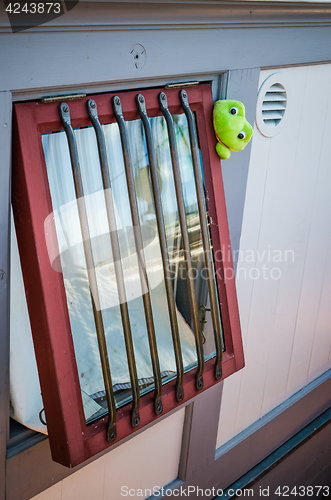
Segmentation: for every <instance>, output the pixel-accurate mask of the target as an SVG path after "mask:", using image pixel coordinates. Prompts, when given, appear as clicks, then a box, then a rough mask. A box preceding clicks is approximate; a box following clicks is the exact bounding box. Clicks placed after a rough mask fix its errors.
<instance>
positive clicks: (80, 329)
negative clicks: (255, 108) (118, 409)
mask: <svg viewBox="0 0 331 500" xmlns="http://www.w3.org/2000/svg"><path fill="white" fill-rule="evenodd" d="M173 120H174V127H175V134H176V140H177V146H178V154H179V161H180V169H181V178H182V186H183V193H184V200H185V209H186V218H187V225H188V231H189V239H190V247H191V255H192V262H193V273H194V278H195V288H196V294H197V300H198V307H199V308H200V311H201V325H202V327H204V330H205V332H208V331H210V335H206V341H205V344H204V354H205V357H206V359H209V358H210V357H211V356H213V354H214V349H215V346H214V340H213V333H212V329H211V328H209V326H210V325H209V323H210V324H211V319H210V315H209V313H208V311H207V312H206V313H205V320H206V321H207V323H206V326H204V323H203V321H204V312H205V311H204V308H207V309H208V286H207V281H206V279H205V278H206V276H205V273H204V267H205V266H204V257H203V246H202V239H201V231H200V223H199V215H198V206H197V198H196V191H195V183H194V175H193V166H192V160H191V154H190V143H189V134H188V128H187V121H186V118H185V115H184V114H182V115H174V116H173ZM126 126H127V132H128V137H129V145H130V151H131V158H132V168H133V173H134V179H135V188H136V195H137V201H138V208H139V217H140V225H141V232H142V238H143V243H144V253H145V260H146V267H147V274H148V280H149V288H150V296H151V302H152V309H153V317H154V325H155V332H156V340H157V346H158V353H159V360H160V368H161V375H162V377H163V380H164V381H168V380H169V379H170V378H173V377H175V376H176V364H175V357H174V353H173V343H172V335H171V326H170V320H169V314H168V307H167V298H166V291H165V284H164V275H163V265H162V259H161V251H160V245H159V238H158V230H157V223H156V215H155V209H154V202H153V194H152V187H151V181H150V174H149V161H148V155H147V148H146V144H145V138H144V132H143V128H142V124H141V121H140V120H134V121H129V122H126ZM151 126H152V133H153V140H154V149H155V154H156V160H157V172H158V180H159V186H160V192H161V201H162V208H163V215H164V221H165V227H166V236H167V244H168V251H169V260H170V266H171V278H172V285H173V289H174V294H175V300H176V305H177V318H178V327H179V332H180V339H181V347H182V354H183V362H184V367H185V369H186V371H187V370H189V369H191V368H193V367H194V366H195V365H196V359H197V356H196V348H195V339H194V334H193V332H192V329H191V326H192V325H191V311H190V305H189V301H188V293H187V281H186V268H185V262H184V257H183V249H182V242H181V231H180V225H179V218H178V211H177V202H176V195H175V188H174V181H173V175H172V165H171V158H170V149H169V141H168V134H167V128H166V123H165V120H164V118H163V117H155V118H152V119H151ZM103 131H104V134H105V140H106V148H107V155H108V162H109V170H110V177H111V186H112V196H113V200H114V205H115V213H116V223H117V233H118V238H119V243H120V250H121V261H122V266H123V272H124V277H125V287H126V294H127V300H128V308H129V316H130V321H131V330H132V337H133V344H134V350H135V358H136V364H137V372H138V379H139V386H140V390H141V393H144V392H146V391H149V390H152V389H153V371H152V364H151V359H150V351H149V344H148V336H147V328H146V321H145V315H144V308H143V302H142V296H141V295H142V291H141V285H140V279H139V271H138V259H137V254H136V250H135V245H134V233H133V231H134V229H133V227H132V220H131V213H130V205H129V197H128V191H127V184H126V176H125V169H124V162H123V153H122V147H121V140H120V135H119V130H118V126H117V124H116V123H112V124H108V125H104V126H103ZM75 136H76V141H77V146H78V152H79V160H80V166H81V174H82V181H83V187H84V198H83V200H78V202H77V201H76V196H75V189H74V182H73V177H72V169H71V162H70V156H69V149H68V144H67V139H66V135H65V132H64V131H62V132H56V133H51V134H43V136H42V143H43V148H44V154H45V160H46V168H47V175H48V180H49V188H50V193H51V199H52V205H53V213H52V214H50V216H49V217H48V218H47V219H46V221H45V236H46V243H47V248H48V253H49V257H50V260H51V264H52V267H53V269H55V270H57V271H58V272H62V273H63V280H64V285H65V291H66V297H67V304H68V310H69V317H70V324H71V331H72V335H73V341H74V347H75V354H76V361H77V366H78V373H79V379H80V384H81V391H82V399H83V405H84V411H85V417H86V419H87V421H90V420H93V419H95V418H97V417H99V416H100V415H101V414H104V413H105V411H106V409H107V406H106V405H107V403H106V398H105V388H104V382H103V376H102V370H101V363H100V358H99V350H98V344H97V336H96V331H95V323H94V317H93V310H92V301H91V296H90V289H89V283H88V277H87V270H86V263H85V258H84V250H83V243H82V234H81V229H80V223H79V216H78V208H77V203H80V202H82V203H85V206H86V211H87V218H88V223H89V230H90V239H91V243H92V249H93V257H94V265H95V270H96V276H97V283H98V295H99V299H100V300H99V302H98V307H99V308H100V309H101V311H102V317H103V322H104V328H105V334H106V341H107V348H108V354H109V362H110V368H111V374H112V381H113V389H114V392H115V398H116V404H117V405H118V406H121V405H124V404H127V403H128V402H129V400H130V397H131V390H130V377H129V371H128V365H127V358H126V349H125V342H124V335H123V329H122V321H121V315H120V308H119V302H118V300H119V299H118V293H117V285H116V279H115V272H114V263H113V259H112V251H111V242H110V236H109V226H108V221H107V214H106V206H105V199H104V192H103V187H102V178H101V171H100V164H99V155H98V149H97V142H96V137H95V132H94V129H93V128H92V127H87V128H81V129H75ZM55 234H56V236H54V235H55ZM92 294H93V290H92Z"/></svg>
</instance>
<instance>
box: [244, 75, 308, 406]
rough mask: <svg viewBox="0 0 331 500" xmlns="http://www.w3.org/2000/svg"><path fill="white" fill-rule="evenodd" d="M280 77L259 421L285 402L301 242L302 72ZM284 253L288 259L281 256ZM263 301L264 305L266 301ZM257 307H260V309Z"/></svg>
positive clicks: (272, 157)
mask: <svg viewBox="0 0 331 500" xmlns="http://www.w3.org/2000/svg"><path fill="white" fill-rule="evenodd" d="M282 72H284V73H285V74H286V73H287V76H288V78H289V81H290V84H291V87H292V90H293V93H292V99H293V102H292V112H291V116H290V117H289V120H288V122H287V125H286V127H285V129H283V131H282V132H281V133H280V134H278V135H276V136H275V137H274V138H273V139H272V148H271V154H270V164H269V168H270V169H272V170H273V172H274V176H273V183H272V184H271V186H270V195H271V196H272V193H273V203H272V205H271V206H269V211H270V213H273V214H274V216H275V217H274V220H272V221H270V222H273V223H272V224H270V226H269V228H268V229H269V231H270V232H271V233H274V238H273V244H274V248H275V249H276V250H277V251H279V252H280V256H281V262H279V263H277V262H275V263H274V265H275V266H277V267H279V268H280V271H281V277H280V279H279V288H278V293H277V302H276V307H275V312H274V315H273V317H272V318H270V322H271V323H270V332H268V333H267V335H268V334H269V335H270V339H269V349H268V354H267V355H268V368H267V373H266V375H265V385H264V392H263V401H262V407H261V415H264V414H265V413H267V412H268V411H270V410H271V409H272V408H274V407H275V406H276V405H277V404H279V403H280V402H282V401H284V398H285V392H286V384H287V376H288V371H289V366H290V359H291V352H292V338H293V332H294V329H295V324H296V316H297V310H298V303H299V296H300V288H301V281H302V275H303V268H304V255H305V251H304V248H305V247H304V242H302V243H301V242H299V243H298V242H297V240H296V237H295V235H296V228H297V224H298V220H299V219H300V211H299V213H298V212H297V210H296V204H297V202H298V194H297V195H296V196H295V190H296V186H297V180H296V176H300V175H301V169H302V165H301V164H300V163H298V162H297V161H296V156H297V143H296V140H297V137H298V136H299V135H300V133H301V128H302V127H303V126H304V125H303V124H302V117H303V107H302V96H303V94H304V87H305V81H306V73H307V68H295V69H294V70H293V71H292V70H290V71H287V70H282ZM299 196H300V193H299ZM269 215H270V214H269ZM287 251H289V252H290V253H286V252H287ZM292 252H293V254H292ZM293 255H294V257H292V256H293ZM293 258H294V260H293ZM264 301H268V296H267V295H266V297H265V298H264ZM261 307H262V308H263V307H264V303H262V304H261ZM252 334H254V333H252Z"/></svg>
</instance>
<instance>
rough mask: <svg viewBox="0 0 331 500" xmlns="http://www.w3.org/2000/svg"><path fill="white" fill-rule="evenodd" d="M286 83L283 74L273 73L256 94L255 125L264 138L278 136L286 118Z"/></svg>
mask: <svg viewBox="0 0 331 500" xmlns="http://www.w3.org/2000/svg"><path fill="white" fill-rule="evenodd" d="M288 88H289V86H288V82H287V79H286V77H285V75H284V74H282V73H274V74H272V75H270V76H269V77H268V78H267V79H266V80H265V81H264V82H263V84H262V85H261V88H260V90H259V94H258V101H257V112H256V123H257V126H258V128H259V130H260V132H261V134H263V135H264V136H266V137H273V136H274V135H276V134H278V132H280V130H281V129H283V126H284V125H285V117H286V118H287V116H288Z"/></svg>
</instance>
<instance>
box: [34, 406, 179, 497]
mask: <svg viewBox="0 0 331 500" xmlns="http://www.w3.org/2000/svg"><path fill="white" fill-rule="evenodd" d="M184 414H185V409H184V408H183V409H181V410H179V411H177V412H176V413H174V414H172V415H171V416H169V417H167V418H165V419H164V420H162V421H161V422H159V423H157V424H155V425H154V426H153V427H150V428H149V429H147V430H146V431H144V432H142V433H141V434H139V435H138V436H135V437H134V438H133V439H131V440H130V441H128V442H126V443H124V444H122V445H121V446H119V447H118V448H116V449H114V450H113V451H110V452H109V453H106V455H104V456H102V457H101V458H99V459H97V460H95V461H94V462H92V463H90V464H89V465H87V466H86V467H83V468H82V469H80V470H79V471H78V472H76V473H75V474H73V475H71V476H69V477H67V478H66V479H63V480H62V481H60V482H59V483H56V484H55V485H54V486H52V487H51V488H48V489H47V490H45V491H43V492H42V493H40V494H39V495H37V496H35V497H33V500H92V499H93V500H113V499H115V498H116V499H117V498H122V497H124V496H128V497H129V498H145V495H144V493H145V490H147V491H146V497H148V496H150V494H149V491H148V490H149V489H151V491H152V492H153V488H154V487H159V488H161V487H162V486H165V485H166V484H168V483H170V482H171V481H173V480H174V479H176V478H177V475H178V465H179V457H180V451H181V443H182V432H183V424H184ZM122 487H123V488H124V489H123V490H121V488H122ZM129 490H131V492H130V495H129V493H128V492H129ZM121 492H122V493H123V495H121Z"/></svg>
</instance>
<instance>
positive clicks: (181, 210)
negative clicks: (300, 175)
mask: <svg viewBox="0 0 331 500" xmlns="http://www.w3.org/2000/svg"><path fill="white" fill-rule="evenodd" d="M159 103H160V108H161V111H162V113H163V116H164V118H165V120H166V123H167V129H168V135H169V144H170V154H171V162H172V169H173V175H174V182H175V190H176V197H177V205H178V215H179V222H180V229H181V232H182V241H183V250H184V257H185V265H186V274H187V285H188V291H189V299H190V306H191V313H192V320H193V331H194V335H195V345H196V351H197V356H198V368H197V373H196V378H195V385H196V388H197V390H200V389H202V388H203V370H204V366H205V359H204V355H203V348H202V336H201V331H200V322H199V311H198V304H197V297H196V293H195V286H194V281H193V276H192V259H191V253H190V242H189V237H188V231H187V224H186V214H185V204H184V195H183V189H182V180H181V175H180V168H179V160H178V152H177V145H176V138H175V131H174V124H173V120H172V116H171V114H170V111H169V109H168V101H167V96H166V95H165V93H164V92H160V94H159Z"/></svg>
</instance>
